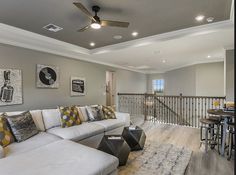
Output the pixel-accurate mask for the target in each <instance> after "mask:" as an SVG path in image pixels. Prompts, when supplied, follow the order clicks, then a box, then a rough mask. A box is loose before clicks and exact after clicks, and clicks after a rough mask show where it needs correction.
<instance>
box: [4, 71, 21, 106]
mask: <svg viewBox="0 0 236 175" xmlns="http://www.w3.org/2000/svg"><path fill="white" fill-rule="evenodd" d="M0 89H1V91H0V106H5V105H16V104H22V103H23V97H22V74H21V70H18V69H0Z"/></svg>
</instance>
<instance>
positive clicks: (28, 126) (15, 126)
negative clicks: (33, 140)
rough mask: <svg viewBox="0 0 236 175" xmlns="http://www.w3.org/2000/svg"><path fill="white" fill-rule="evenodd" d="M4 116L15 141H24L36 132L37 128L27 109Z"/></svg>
mask: <svg viewBox="0 0 236 175" xmlns="http://www.w3.org/2000/svg"><path fill="white" fill-rule="evenodd" d="M6 118H7V121H8V123H9V125H10V127H11V131H12V133H13V135H14V137H15V139H16V141H17V142H21V141H24V140H26V139H28V138H30V137H32V136H34V135H36V134H38V129H37V128H36V125H35V123H34V120H33V118H32V116H31V114H30V112H29V111H27V112H24V113H22V114H18V115H13V116H6Z"/></svg>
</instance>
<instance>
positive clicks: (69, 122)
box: [59, 106, 81, 128]
mask: <svg viewBox="0 0 236 175" xmlns="http://www.w3.org/2000/svg"><path fill="white" fill-rule="evenodd" d="M59 110H60V112H61V127H62V128H67V127H71V126H74V125H79V124H81V121H80V118H79V112H78V109H77V108H76V107H75V106H70V107H62V106H61V107H59Z"/></svg>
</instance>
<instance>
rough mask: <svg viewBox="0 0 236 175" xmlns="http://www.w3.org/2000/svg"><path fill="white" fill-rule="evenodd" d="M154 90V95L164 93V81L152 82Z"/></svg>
mask: <svg viewBox="0 0 236 175" xmlns="http://www.w3.org/2000/svg"><path fill="white" fill-rule="evenodd" d="M152 90H153V92H154V93H162V92H164V79H158V80H152Z"/></svg>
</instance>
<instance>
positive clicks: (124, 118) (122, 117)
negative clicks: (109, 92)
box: [115, 112, 130, 126]
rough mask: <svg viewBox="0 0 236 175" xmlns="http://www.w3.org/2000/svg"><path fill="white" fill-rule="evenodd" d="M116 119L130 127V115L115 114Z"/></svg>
mask: <svg viewBox="0 0 236 175" xmlns="http://www.w3.org/2000/svg"><path fill="white" fill-rule="evenodd" d="M115 114H116V118H117V119H118V120H122V121H124V122H125V126H130V114H129V113H123V112H115Z"/></svg>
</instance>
